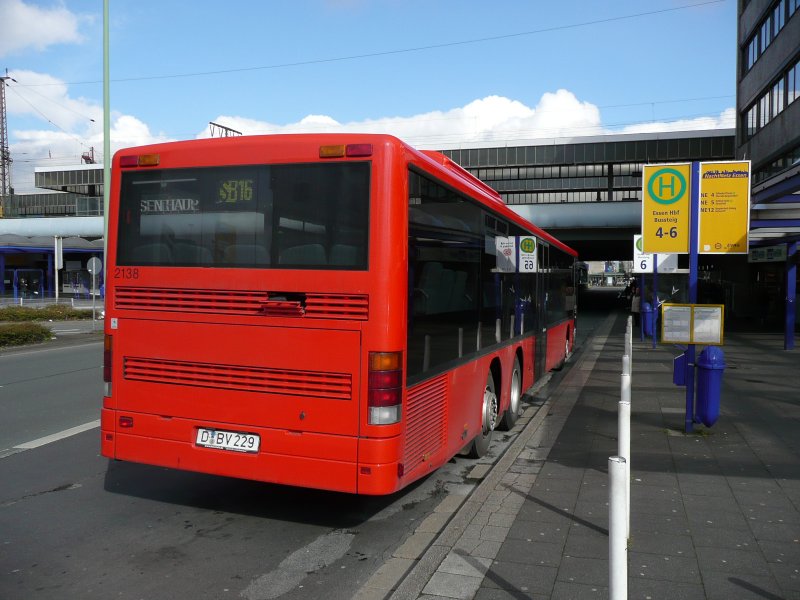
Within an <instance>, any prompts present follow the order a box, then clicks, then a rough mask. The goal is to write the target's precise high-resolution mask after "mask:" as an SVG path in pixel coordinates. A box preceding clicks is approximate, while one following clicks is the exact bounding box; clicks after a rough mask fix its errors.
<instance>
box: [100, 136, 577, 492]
mask: <svg viewBox="0 0 800 600" xmlns="http://www.w3.org/2000/svg"><path fill="white" fill-rule="evenodd" d="M575 257H576V254H575V252H574V251H572V250H571V249H569V248H568V247H567V246H565V245H564V244H562V243H560V242H558V241H557V240H555V239H554V238H553V237H551V236H550V235H548V234H546V233H545V232H544V231H542V230H540V229H538V228H536V227H535V226H534V225H532V224H530V223H528V222H527V221H525V220H524V219H522V218H521V217H519V216H518V215H517V214H516V213H514V212H513V211H511V210H510V209H509V208H508V207H506V205H505V204H504V203H503V201H502V200H501V198H500V196H499V195H498V194H497V192H495V191H494V190H492V189H491V188H490V187H488V186H487V185H485V184H483V183H482V182H481V181H479V180H478V179H476V178H474V177H473V176H471V175H470V174H469V173H467V172H466V171H464V170H463V169H461V168H460V167H459V166H458V165H456V164H455V163H454V162H452V161H451V160H449V159H448V158H446V157H445V156H443V155H441V154H439V153H436V152H428V151H417V150H415V149H413V148H411V147H410V146H408V145H406V144H404V143H403V142H401V141H400V140H398V139H396V138H394V137H391V136H387V135H356V134H327V135H275V136H253V137H236V138H219V139H206V140H193V141H185V142H174V143H165V144H157V145H151V146H145V147H140V148H131V149H127V150H121V151H119V152H117V153H116V155H115V156H114V160H113V170H112V178H111V206H110V210H109V233H108V257H107V270H108V271H107V273H108V275H107V288H106V293H107V298H106V318H105V334H106V337H105V352H104V369H103V371H104V379H105V381H106V393H105V397H104V399H103V409H102V426H101V429H102V432H101V435H102V454H103V455H104V456H106V457H109V458H113V459H117V460H123V461H133V462H138V463H147V464H152V465H160V466H164V467H171V468H176V469H186V470H192V471H199V472H205V473H213V474H217V475H224V476H232V477H240V478H247V479H253V480H260V481H265V482H275V483H280V484H288V485H295V486H306V487H312V488H321V489H327V490H338V491H344V492H350V493H358V494H388V493H392V492H394V491H396V490H399V489H400V488H402V487H403V486H405V485H407V484H409V483H410V482H412V481H415V480H417V479H419V478H420V477H423V476H425V475H427V474H429V473H430V472H432V471H433V470H435V469H436V468H438V467H439V466H441V465H442V464H444V463H445V462H447V461H448V460H449V459H450V458H452V457H453V456H454V455H456V454H457V453H459V452H460V451H462V450H466V451H468V452H469V453H470V454H472V455H473V456H480V455H482V454H483V453H485V452H486V451H487V448H488V446H489V442H490V440H491V436H492V431H493V429H494V428H495V427H496V426H500V427H505V428H510V427H511V426H513V424H514V422H515V420H516V419H517V416H518V414H519V411H520V399H521V396H522V392H523V390H525V389H527V388H528V387H529V386H530V385H532V384H533V383H534V381H535V380H536V379H537V378H539V377H540V376H541V375H542V374H543V373H545V372H546V371H547V370H549V369H551V368H553V367H555V366H557V365H558V364H559V363H562V362H563V361H564V360H566V357H567V355H568V353H569V352H570V350H571V346H572V342H573V339H574V334H575V306H574V299H575V293H574V289H575V287H574V281H573V275H572V273H573V272H572V265H573V263H574V261H575Z"/></svg>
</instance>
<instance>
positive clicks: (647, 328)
mask: <svg viewBox="0 0 800 600" xmlns="http://www.w3.org/2000/svg"><path fill="white" fill-rule="evenodd" d="M653 321H654V311H653V307H652V305H651V304H650V303H649V302H642V329H643V330H644V334H645V335H646V336H647V337H652V336H653V328H654V323H653Z"/></svg>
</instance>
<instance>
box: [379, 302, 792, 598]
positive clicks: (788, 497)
mask: <svg viewBox="0 0 800 600" xmlns="http://www.w3.org/2000/svg"><path fill="white" fill-rule="evenodd" d="M624 328H625V318H624V315H622V314H619V315H612V316H611V317H609V319H608V320H607V321H606V322H605V324H604V325H603V326H601V327H600V328H599V329H598V331H597V332H596V334H595V336H594V337H593V338H592V339H591V340H590V342H589V343H588V344H587V346H586V347H585V348H583V349H582V350H581V352H580V353H579V354H578V355H577V356H576V357H575V359H574V360H573V364H572V365H571V367H570V369H569V371H568V372H567V373H566V376H565V377H564V378H563V380H562V381H561V383H560V384H559V385H558V387H557V389H555V390H549V392H550V396H549V397H548V398H546V400H545V401H544V404H543V406H542V407H541V408H540V409H538V412H537V407H531V408H529V409H528V412H527V413H526V419H525V420H524V422H523V423H521V424H518V426H519V427H521V432H520V434H519V437H518V439H517V440H516V441H515V442H514V444H512V446H511V447H510V449H509V450H508V451H507V452H506V454H505V455H504V456H503V457H502V458H501V459H500V460H499V461H498V463H497V465H496V466H495V467H494V468H493V469H492V470H491V471H490V472H489V473H488V474H486V476H485V478H484V480H483V482H482V483H481V484H480V486H479V487H478V488H477V489H476V491H475V492H474V493H473V494H472V495H471V496H470V497H469V498H467V499H466V500H465V501H464V502H463V504H462V505H461V507H460V508H459V509H458V510H457V512H455V513H454V515H453V517H452V519H451V520H450V521H449V523H448V524H447V526H446V527H445V528H444V529H443V530H442V532H441V533H440V534H439V535H438V537H436V538H435V539H434V540H433V541H432V543H431V545H430V546H429V547H428V548H427V551H425V553H424V554H423V555H422V556H421V557H420V558H419V560H417V561H415V562H414V563H413V566H412V568H411V569H410V570H409V572H408V573H407V574H406V576H405V578H404V579H403V581H402V582H401V583H400V585H399V586H398V587H397V588H396V590H395V591H394V593H393V594H392V595H391V597H392V598H393V599H398V600H399V599H401V598H426V599H431V600H436V599H438V600H441V599H442V598H467V599H471V598H476V599H482V600H483V599H501V598H502V599H507V598H513V599H519V598H579V599H580V598H607V597H608V505H607V502H608V479H607V461H608V457H609V456H612V455H615V454H617V403H618V401H619V394H620V392H619V390H620V372H621V356H622V354H623V348H624ZM723 349H724V352H725V358H726V363H727V369H726V371H725V375H724V384H723V392H722V415H721V417H720V419H719V421H718V422H717V424H716V425H714V426H713V427H712V428H711V429H706V428H704V427H703V426H700V425H698V426H696V428H695V431H696V433H694V434H690V435H686V434H684V433H683V428H684V405H685V388H682V387H680V388H679V387H676V386H674V385H673V384H672V358H673V356H674V355H675V354H677V353H678V352H677V350H676V349H675V348H673V347H672V346H661V345H659V346H658V347H657V348H656V349H652V346H651V343H650V342H646V343H642V342H639V340H638V338H637V337H636V336H634V357H633V392H632V403H631V404H632V409H631V414H632V418H631V457H632V458H631V478H632V485H631V534H630V539H629V548H628V559H629V560H628V565H629V566H628V582H629V583H628V590H629V597H630V598H646V599H653V600H656V599H660V598H666V599H669V598H681V599H692V598H698V599H702V598H714V599H716V598H720V599H723V598H724V599H726V600H727V599H733V598H735V599H739V598H758V599H765V598H766V599H778V598H787V599H792V598H794V599H800V351H799V350H794V351H790V352H786V351H784V350H783V340H782V337H780V336H778V335H770V334H740V335H737V334H726V339H725V346H724V348H723ZM545 391H547V390H545Z"/></svg>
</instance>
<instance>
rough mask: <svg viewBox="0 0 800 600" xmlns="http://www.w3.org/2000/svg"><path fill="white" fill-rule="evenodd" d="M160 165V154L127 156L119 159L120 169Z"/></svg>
mask: <svg viewBox="0 0 800 600" xmlns="http://www.w3.org/2000/svg"><path fill="white" fill-rule="evenodd" d="M160 163H161V155H160V154H129V155H127V156H120V157H119V166H120V167H126V168H127V167H157V166H158V165H159V164H160Z"/></svg>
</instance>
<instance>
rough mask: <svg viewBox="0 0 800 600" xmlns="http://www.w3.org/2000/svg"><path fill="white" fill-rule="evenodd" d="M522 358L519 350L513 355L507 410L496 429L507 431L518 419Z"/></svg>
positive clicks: (520, 398) (520, 402)
mask: <svg viewBox="0 0 800 600" xmlns="http://www.w3.org/2000/svg"><path fill="white" fill-rule="evenodd" d="M522 360H523V357H522V352H521V349H519V348H518V349H517V352H516V353H515V355H514V365H513V366H512V367H511V374H510V377H509V381H508V408H506V410H505V412H503V418H502V419H501V420H500V422H499V423H498V427H497V428H498V429H501V430H504V431H509V430H510V429H511V428H512V427H514V424H515V423H516V422H517V419H518V418H519V415H520V412H521V410H522V373H523V371H522V369H523V362H522Z"/></svg>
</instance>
